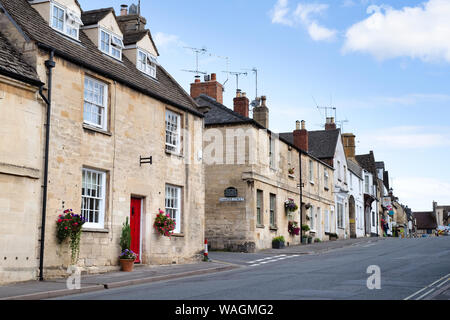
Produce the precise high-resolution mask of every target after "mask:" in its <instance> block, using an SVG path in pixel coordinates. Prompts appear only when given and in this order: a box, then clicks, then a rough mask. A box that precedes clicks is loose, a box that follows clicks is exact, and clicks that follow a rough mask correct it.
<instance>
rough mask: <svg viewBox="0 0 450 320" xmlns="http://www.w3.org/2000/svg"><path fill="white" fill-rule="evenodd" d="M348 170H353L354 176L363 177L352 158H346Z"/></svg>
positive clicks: (360, 169)
mask: <svg viewBox="0 0 450 320" xmlns="http://www.w3.org/2000/svg"><path fill="white" fill-rule="evenodd" d="M347 165H348V170H350V171H351V172H353V173H354V174H355V175H356V176H358V177H359V178H361V179H363V174H362V168H361V167H360V166H359V164H357V163H356V162H355V161H353V160H352V159H350V158H348V159H347Z"/></svg>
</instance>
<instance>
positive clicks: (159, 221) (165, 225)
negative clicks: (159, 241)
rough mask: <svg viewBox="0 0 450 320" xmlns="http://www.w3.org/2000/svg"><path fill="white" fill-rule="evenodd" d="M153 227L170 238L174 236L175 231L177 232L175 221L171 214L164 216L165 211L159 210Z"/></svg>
mask: <svg viewBox="0 0 450 320" xmlns="http://www.w3.org/2000/svg"><path fill="white" fill-rule="evenodd" d="M153 227H154V228H155V229H156V230H157V231H158V232H159V234H161V235H162V236H165V237H169V238H170V236H171V235H172V233H173V230H175V220H173V219H172V218H171V217H170V215H169V214H164V211H162V210H159V213H158V215H157V216H156V218H155V223H154V224H153Z"/></svg>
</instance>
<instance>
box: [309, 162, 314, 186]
mask: <svg viewBox="0 0 450 320" xmlns="http://www.w3.org/2000/svg"><path fill="white" fill-rule="evenodd" d="M309 182H310V183H312V184H314V162H313V161H312V160H311V159H309Z"/></svg>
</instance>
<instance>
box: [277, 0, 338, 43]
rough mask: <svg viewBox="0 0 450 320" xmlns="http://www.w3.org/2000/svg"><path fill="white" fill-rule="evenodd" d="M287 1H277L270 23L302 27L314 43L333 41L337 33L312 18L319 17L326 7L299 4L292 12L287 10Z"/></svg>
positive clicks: (313, 4) (317, 4)
mask: <svg viewBox="0 0 450 320" xmlns="http://www.w3.org/2000/svg"><path fill="white" fill-rule="evenodd" d="M288 5H289V3H288V0H278V1H277V3H276V4H275V6H274V8H273V9H272V10H271V15H272V23H278V24H283V25H287V26H290V27H294V26H297V25H299V24H300V25H302V26H303V27H305V28H306V30H307V31H308V34H309V36H310V37H311V39H313V40H314V41H324V40H332V39H334V37H335V35H336V33H337V31H336V30H333V29H328V28H326V27H324V26H322V25H320V24H319V23H318V22H317V20H315V19H313V18H312V16H314V15H320V14H322V13H323V12H324V11H326V10H327V9H328V5H326V4H320V3H307V4H302V3H299V4H298V5H297V7H296V9H295V10H294V11H291V9H290V8H289V6H288Z"/></svg>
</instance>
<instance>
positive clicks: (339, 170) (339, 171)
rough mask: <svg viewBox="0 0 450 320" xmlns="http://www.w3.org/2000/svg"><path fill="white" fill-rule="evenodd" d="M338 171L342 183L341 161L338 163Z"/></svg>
mask: <svg viewBox="0 0 450 320" xmlns="http://www.w3.org/2000/svg"><path fill="white" fill-rule="evenodd" d="M337 171H338V180H339V181H342V177H341V162H340V161H339V160H338V162H337Z"/></svg>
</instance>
